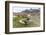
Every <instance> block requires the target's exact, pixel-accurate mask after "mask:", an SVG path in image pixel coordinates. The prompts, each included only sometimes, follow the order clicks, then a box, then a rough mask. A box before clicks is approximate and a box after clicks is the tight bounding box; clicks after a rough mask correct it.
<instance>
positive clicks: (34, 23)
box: [13, 16, 40, 28]
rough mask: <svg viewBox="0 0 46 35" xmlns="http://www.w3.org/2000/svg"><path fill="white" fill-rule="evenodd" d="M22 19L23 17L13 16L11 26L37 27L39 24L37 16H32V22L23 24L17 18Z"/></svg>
mask: <svg viewBox="0 0 46 35" xmlns="http://www.w3.org/2000/svg"><path fill="white" fill-rule="evenodd" d="M21 19H24V17H22V16H21V17H13V28H20V27H38V26H40V18H39V16H32V17H31V20H32V22H31V23H29V24H27V25H25V24H22V23H20V22H19V20H21Z"/></svg>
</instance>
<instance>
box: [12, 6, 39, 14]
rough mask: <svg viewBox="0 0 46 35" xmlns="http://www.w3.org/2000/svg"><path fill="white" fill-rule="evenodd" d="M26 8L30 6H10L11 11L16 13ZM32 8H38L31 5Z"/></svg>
mask: <svg viewBox="0 0 46 35" xmlns="http://www.w3.org/2000/svg"><path fill="white" fill-rule="evenodd" d="M26 9H31V7H18V6H14V7H12V10H13V12H16V13H18V12H21V11H23V10H26ZM32 9H38V8H36V7H35V8H34V7H33V8H32Z"/></svg>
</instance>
